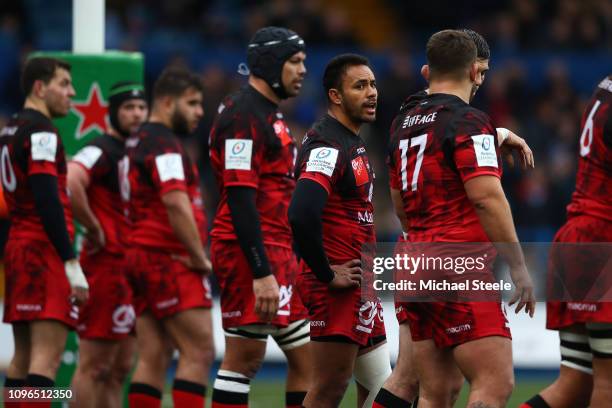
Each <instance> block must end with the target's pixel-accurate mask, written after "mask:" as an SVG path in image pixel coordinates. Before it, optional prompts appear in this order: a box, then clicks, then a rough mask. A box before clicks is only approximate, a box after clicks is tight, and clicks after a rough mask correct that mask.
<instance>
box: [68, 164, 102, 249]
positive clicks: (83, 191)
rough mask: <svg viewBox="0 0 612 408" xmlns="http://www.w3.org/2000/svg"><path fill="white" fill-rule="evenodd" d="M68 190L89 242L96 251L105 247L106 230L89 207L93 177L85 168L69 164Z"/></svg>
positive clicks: (73, 208) (74, 210) (75, 213)
mask: <svg viewBox="0 0 612 408" xmlns="http://www.w3.org/2000/svg"><path fill="white" fill-rule="evenodd" d="M67 180H68V189H69V190H70V204H71V205H72V212H73V214H74V217H75V218H76V219H77V221H78V222H80V223H81V224H82V225H83V227H85V229H86V230H87V241H88V242H89V243H90V244H91V245H92V247H93V249H94V250H98V249H101V248H103V247H104V245H105V241H106V239H105V237H104V230H103V229H102V225H101V224H100V221H99V220H98V218H97V217H96V216H95V214H94V213H93V211H92V210H91V207H90V206H89V199H88V198H87V189H88V188H89V185H90V183H91V177H90V176H89V173H88V172H87V170H86V169H85V168H83V166H82V165H81V164H79V163H77V162H74V161H72V162H69V163H68V177H67Z"/></svg>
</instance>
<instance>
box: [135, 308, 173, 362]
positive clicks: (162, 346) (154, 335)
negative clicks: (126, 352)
mask: <svg viewBox="0 0 612 408" xmlns="http://www.w3.org/2000/svg"><path fill="white" fill-rule="evenodd" d="M136 344H137V348H138V359H139V360H140V361H141V362H145V363H146V364H147V365H149V366H157V367H165V366H167V364H169V362H170V358H171V354H172V349H173V348H174V344H173V343H172V340H171V339H170V338H169V337H168V334H167V333H166V332H165V330H164V328H163V326H162V324H161V322H160V321H158V320H157V319H155V317H153V315H152V314H151V313H150V312H145V313H143V314H142V315H141V316H139V317H138V319H137V320H136Z"/></svg>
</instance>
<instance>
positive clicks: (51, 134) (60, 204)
mask: <svg viewBox="0 0 612 408" xmlns="http://www.w3.org/2000/svg"><path fill="white" fill-rule="evenodd" d="M21 83H22V88H23V91H24V93H25V95H26V100H25V104H24V107H23V110H22V111H20V112H18V113H16V114H15V115H14V116H13V117H12V118H11V119H10V121H9V122H8V123H7V125H6V126H5V127H4V128H3V129H2V130H1V131H0V173H1V174H0V176H1V179H2V185H3V188H4V194H5V198H6V201H7V204H8V208H9V214H10V218H11V227H10V231H9V237H8V242H7V245H6V249H5V258H4V262H5V268H6V269H5V284H6V296H5V298H4V321H5V322H6V323H10V324H11V325H12V328H13V338H14V342H15V352H14V354H13V358H12V359H11V362H10V364H9V367H8V369H7V374H6V380H5V383H4V385H5V387H21V386H24V385H25V386H28V387H53V385H54V384H55V374H56V372H57V369H58V367H59V365H60V361H61V356H62V353H63V351H64V346H65V344H66V338H67V336H68V331H69V330H72V329H74V328H75V327H76V323H77V319H78V308H77V305H79V304H82V303H84V302H85V301H86V300H87V296H88V284H87V280H86V278H85V275H84V274H83V271H82V270H81V266H80V265H79V262H78V260H77V258H76V256H75V253H74V251H73V248H72V243H71V237H72V236H73V226H72V211H71V208H70V202H69V200H68V195H67V191H66V159H65V157H64V146H63V144H62V139H61V138H60V136H59V134H58V131H57V129H56V128H55V126H53V124H52V123H51V119H55V118H60V117H63V116H66V115H67V114H68V112H69V110H70V105H71V102H70V100H71V98H72V97H73V96H74V95H75V92H74V88H73V86H72V79H71V75H70V65H69V64H67V63H66V62H63V61H60V60H57V59H53V58H32V59H30V60H28V61H27V62H26V64H25V67H24V69H23V73H22V76H21ZM8 404H11V403H8ZM13 404H16V403H13ZM37 404H38V403H37ZM50 404H51V403H50V402H49V403H44V402H42V403H40V404H39V405H36V406H40V407H43V406H50ZM7 406H10V405H7ZM13 406H15V405H13Z"/></svg>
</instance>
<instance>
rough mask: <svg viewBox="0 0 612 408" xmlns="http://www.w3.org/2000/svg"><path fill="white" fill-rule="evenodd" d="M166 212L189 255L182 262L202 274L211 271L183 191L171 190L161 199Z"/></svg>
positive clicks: (189, 204)
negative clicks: (187, 258)
mask: <svg viewBox="0 0 612 408" xmlns="http://www.w3.org/2000/svg"><path fill="white" fill-rule="evenodd" d="M161 200H162V203H163V204H164V206H165V207H166V211H167V212H168V221H169V222H170V226H171V227H172V230H173V231H174V234H175V235H176V237H177V238H178V240H179V241H180V242H181V243H182V244H183V245H184V246H185V248H186V249H187V253H189V260H183V261H185V263H186V264H187V266H189V267H190V268H192V269H194V270H197V271H199V272H201V273H203V274H208V273H210V272H211V271H212V266H211V263H210V260H209V259H208V256H206V253H205V252H204V246H203V245H202V240H201V239H200V233H199V232H198V227H197V225H196V221H195V217H194V215H193V209H192V207H191V202H190V201H189V196H188V195H187V193H185V192H184V191H178V190H173V191H170V192H168V193H166V194H164V195H162V197H161Z"/></svg>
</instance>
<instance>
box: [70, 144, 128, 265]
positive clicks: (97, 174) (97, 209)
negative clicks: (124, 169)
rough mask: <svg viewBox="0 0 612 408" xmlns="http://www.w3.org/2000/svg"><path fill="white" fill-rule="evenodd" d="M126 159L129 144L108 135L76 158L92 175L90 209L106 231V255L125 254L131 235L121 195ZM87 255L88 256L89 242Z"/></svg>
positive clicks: (88, 193) (90, 177)
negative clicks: (121, 168)
mask: <svg viewBox="0 0 612 408" xmlns="http://www.w3.org/2000/svg"><path fill="white" fill-rule="evenodd" d="M124 155H125V141H124V140H122V139H118V138H116V137H113V136H111V135H108V134H103V135H101V136H99V137H96V138H95V139H93V140H92V141H90V142H89V143H87V144H86V145H85V146H84V147H83V148H81V150H79V151H78V152H77V154H75V155H74V157H73V158H72V162H73V163H76V164H78V165H80V166H81V167H83V169H85V171H86V172H87V173H88V174H89V179H90V184H89V187H88V188H87V199H88V201H89V206H90V208H91V210H92V212H93V213H94V215H95V216H96V218H97V219H98V221H100V225H101V226H102V229H103V230H104V236H105V238H106V245H105V247H104V251H106V252H109V253H112V254H122V253H123V252H124V251H125V245H126V237H127V234H128V231H129V224H128V220H127V217H126V216H125V214H124V205H123V203H122V201H121V195H120V193H119V172H118V166H119V161H120V160H121V159H122V158H123V156H124ZM83 249H84V253H87V252H88V249H89V248H88V243H87V242H85V246H84V248H83Z"/></svg>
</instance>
